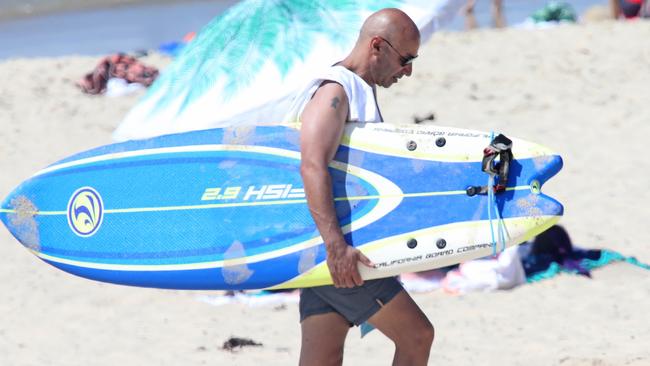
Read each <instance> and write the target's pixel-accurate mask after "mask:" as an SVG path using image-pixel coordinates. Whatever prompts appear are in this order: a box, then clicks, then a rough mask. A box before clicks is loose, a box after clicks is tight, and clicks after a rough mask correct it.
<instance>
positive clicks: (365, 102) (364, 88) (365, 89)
mask: <svg viewBox="0 0 650 366" xmlns="http://www.w3.org/2000/svg"><path fill="white" fill-rule="evenodd" d="M326 80H330V81H335V82H337V83H339V84H341V85H342V86H343V90H345V94H346V95H347V96H348V105H349V106H350V107H349V111H348V119H347V122H383V118H382V117H381V112H380V111H379V107H378V106H377V100H376V99H375V93H374V91H373V90H372V87H370V85H368V83H366V82H365V80H363V79H362V78H361V77H359V75H357V74H355V73H353V72H352V71H350V70H348V69H346V68H345V67H343V66H332V67H330V68H328V69H325V70H323V71H322V72H320V73H318V74H317V75H316V77H315V78H314V79H312V80H311V81H310V82H309V83H307V85H306V86H305V87H304V88H302V89H301V90H300V91H299V92H298V93H297V94H296V96H295V97H294V99H293V102H292V104H291V108H290V109H289V113H287V115H286V117H285V118H284V121H285V122H288V123H297V122H300V115H301V114H302V111H303V109H305V106H306V105H307V103H308V102H309V101H310V100H311V98H312V96H313V95H314V93H316V90H317V89H318V88H319V87H320V85H321V84H322V83H323V81H326Z"/></svg>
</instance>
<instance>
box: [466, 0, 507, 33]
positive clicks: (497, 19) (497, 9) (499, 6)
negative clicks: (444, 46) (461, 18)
mask: <svg viewBox="0 0 650 366" xmlns="http://www.w3.org/2000/svg"><path fill="white" fill-rule="evenodd" d="M475 5H476V0H467V4H466V5H465V8H464V12H465V29H475V28H478V22H477V21H476V16H474V6H475ZM492 20H493V21H494V26H495V27H496V28H503V27H505V26H506V19H505V17H504V16H503V0H492Z"/></svg>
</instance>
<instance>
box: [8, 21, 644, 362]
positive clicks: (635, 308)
mask: <svg viewBox="0 0 650 366" xmlns="http://www.w3.org/2000/svg"><path fill="white" fill-rule="evenodd" d="M648 39H650V22H628V23H615V22H602V23H593V24H586V25H575V26H562V27H559V28H555V29H546V30H521V29H504V30H500V31H495V30H481V31H475V32H469V33H440V34H436V35H435V36H434V37H433V39H432V40H431V41H430V42H428V43H427V44H426V45H424V46H423V48H422V50H421V57H420V58H418V60H417V62H416V63H415V70H414V74H413V76H412V77H411V78H408V79H405V80H404V79H403V80H402V81H401V82H400V84H398V85H396V86H395V87H393V88H391V89H388V90H381V91H380V105H382V106H383V113H384V116H385V118H386V119H387V120H388V121H391V122H394V123H410V121H411V119H412V116H413V115H424V114H428V113H429V112H433V113H434V114H435V116H436V120H435V121H434V122H433V123H436V124H439V125H449V126H458V127H466V128H472V129H479V130H494V131H498V132H502V133H505V134H509V135H513V136H517V137H521V138H524V139H528V140H533V141H536V142H539V143H542V144H544V145H547V146H550V147H552V148H554V149H555V150H557V151H558V152H560V153H561V154H562V156H563V157H564V161H565V167H564V169H563V170H562V172H561V173H560V174H559V175H558V176H557V177H556V178H554V179H553V180H552V181H551V182H549V184H547V185H546V186H545V187H544V191H545V192H546V193H547V194H549V195H551V196H553V197H556V198H557V199H559V200H560V201H561V202H563V203H564V205H565V208H566V212H565V217H564V218H563V220H562V224H563V225H564V226H565V227H566V228H567V229H568V231H569V233H570V234H571V235H572V238H573V239H574V241H575V243H577V244H579V245H581V246H583V247H587V248H608V249H611V250H615V251H619V252H621V253H623V254H625V255H634V256H636V257H637V258H638V259H639V260H642V261H644V262H646V263H648V262H650V250H649V249H648V245H649V241H648V234H649V233H650V231H649V230H648V225H647V223H646V221H647V220H648V218H649V217H650V215H649V212H650V209H649V208H648V205H649V204H650V193H649V192H650V190H649V189H648V188H647V186H648V183H650V174H649V173H648V171H647V170H648V169H650V162H649V160H648V157H647V147H648V144H647V141H648V137H649V135H650V127H649V124H650V108H648V105H649V103H648V101H649V99H648V96H650V73H648V65H650V48H648V47H647V40H648ZM96 62H97V59H95V58H85V57H64V58H55V59H29V60H28V59H13V60H8V61H2V62H0V80H2V81H3V82H2V83H1V84H0V127H1V128H0V137H2V140H3V141H5V142H4V143H3V144H2V145H0V196H5V195H6V194H7V193H9V192H10V191H11V190H12V189H13V188H14V187H15V186H16V185H18V184H19V183H20V182H21V181H22V180H24V179H26V178H27V177H29V176H30V174H32V173H33V172H35V171H36V170H38V169H39V168H42V167H44V166H45V165H47V164H49V163H52V162H54V161H55V160H57V159H60V158H63V157H65V156H67V155H70V154H72V153H75V152H78V151H81V150H84V149H88V148H91V147H94V146H97V145H101V144H106V143H109V142H110V133H111V131H112V130H113V129H114V128H115V127H116V126H117V124H118V123H119V121H120V120H121V118H122V117H123V116H124V114H125V113H126V112H127V111H128V110H129V108H130V107H131V106H132V105H133V104H134V103H135V102H136V101H137V98H138V95H134V96H128V97H117V98H109V97H104V96H99V97H91V96H86V95H83V94H81V92H79V91H78V90H77V89H76V88H75V87H74V86H73V82H74V81H75V80H76V79H78V78H79V77H81V75H82V74H83V73H84V72H86V71H88V70H90V69H92V67H93V66H94V65H95V63H96ZM145 62H147V63H151V64H154V65H157V66H159V67H161V68H164V65H166V64H167V63H168V62H169V61H168V60H166V59H164V58H163V57H159V56H153V57H149V58H148V59H145ZM0 258H2V261H1V262H0V263H1V265H0V299H2V300H1V301H0V365H12V366H13V365H84V366H85V365H118V364H120V365H180V364H183V365H203V364H210V365H251V366H252V365H259V364H268V365H286V364H297V360H298V355H299V343H300V328H299V324H298V310H297V305H296V304H288V305H286V306H282V307H273V306H268V307H257V308H250V307H247V306H244V305H239V304H231V305H224V306H220V307H215V306H212V305H209V304H206V303H205V302H201V301H199V300H198V296H199V295H202V294H206V293H200V292H190V291H163V290H154V289H141V288H129V287H121V286H115V285H109V284H102V283H96V282H92V281H88V280H84V279H81V278H77V277H74V276H71V275H68V274H66V273H63V272H61V271H59V270H57V269H54V268H53V267H50V266H48V265H46V264H44V263H42V262H40V261H39V260H38V259H37V258H36V257H34V256H33V255H31V254H30V253H29V252H28V251H26V250H25V249H24V248H22V247H21V246H20V245H19V244H18V243H17V242H16V241H15V240H14V239H13V238H12V237H11V235H10V234H9V233H8V232H7V230H5V229H0ZM208 294H209V293H208ZM414 298H415V299H416V301H417V302H418V303H419V304H420V306H421V307H422V308H423V309H424V311H425V312H426V313H427V315H428V316H429V317H430V319H431V320H432V322H433V323H434V325H435V327H436V340H435V342H434V347H433V350H432V354H431V361H430V364H431V365H454V366H456V365H526V366H537V365H539V366H547V365H562V366H567V365H571V366H575V365H585V366H586V365H599V366H603V365H637V366H641V365H650V348H649V347H648V344H650V326H649V324H650V314H649V312H648V301H649V300H650V273H649V272H647V271H643V270H641V269H639V268H636V267H633V266H631V265H629V264H614V265H609V266H607V267H605V268H603V269H600V270H596V271H594V272H593V278H591V279H588V278H585V277H579V276H572V275H561V276H559V277H556V278H553V279H550V280H546V281H543V282H540V283H537V284H533V285H524V286H521V287H518V288H515V289H514V290H511V291H498V292H493V293H470V294H467V295H462V296H451V295H447V294H444V293H441V292H432V293H426V294H415V295H414ZM231 336H238V337H247V338H251V339H253V340H255V341H257V342H260V343H262V344H263V346H262V347H249V348H244V349H242V350H241V351H239V352H234V353H233V352H229V351H224V350H221V349H220V348H221V345H222V344H223V342H225V341H226V340H227V339H228V338H229V337H231ZM345 353H346V355H345V356H346V359H345V364H346V365H387V364H390V360H391V359H392V353H393V346H392V344H391V342H390V341H389V340H388V339H387V338H385V337H383V336H382V335H381V334H379V333H378V332H373V333H371V334H370V335H369V336H367V337H366V338H364V339H360V338H359V333H358V330H357V329H353V330H352V331H351V332H350V335H349V338H348V343H347V347H346V350H345Z"/></svg>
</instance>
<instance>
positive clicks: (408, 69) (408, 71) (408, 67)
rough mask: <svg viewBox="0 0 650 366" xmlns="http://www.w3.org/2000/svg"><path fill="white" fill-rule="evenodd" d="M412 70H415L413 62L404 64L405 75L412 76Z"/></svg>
mask: <svg viewBox="0 0 650 366" xmlns="http://www.w3.org/2000/svg"><path fill="white" fill-rule="evenodd" d="M412 72H413V64H408V65H406V66H404V75H406V76H411V73H412Z"/></svg>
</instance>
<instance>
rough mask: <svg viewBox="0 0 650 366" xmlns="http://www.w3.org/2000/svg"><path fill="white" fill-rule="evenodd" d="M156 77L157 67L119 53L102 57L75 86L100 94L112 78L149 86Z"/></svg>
mask: <svg viewBox="0 0 650 366" xmlns="http://www.w3.org/2000/svg"><path fill="white" fill-rule="evenodd" d="M156 77H158V69H156V68H155V67H151V66H147V65H145V64H143V63H142V62H140V61H139V60H138V59H136V58H135V57H133V56H129V55H126V54H122V53H120V54H115V55H111V56H106V57H104V58H102V59H101V61H99V63H98V64H97V66H96V67H95V69H93V71H91V72H89V73H87V74H86V75H84V77H83V78H82V79H81V80H79V82H77V86H78V87H79V88H81V90H82V91H83V92H84V93H87V94H102V93H104V92H106V88H107V85H108V81H109V80H110V79H112V78H119V79H123V80H125V81H126V82H127V83H138V84H141V85H144V86H150V85H151V84H152V83H153V82H154V80H155V79H156Z"/></svg>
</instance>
